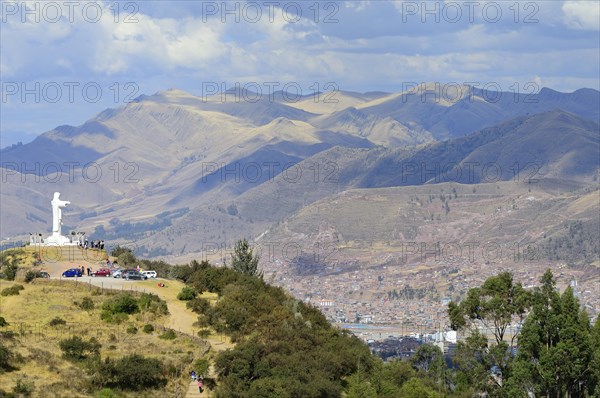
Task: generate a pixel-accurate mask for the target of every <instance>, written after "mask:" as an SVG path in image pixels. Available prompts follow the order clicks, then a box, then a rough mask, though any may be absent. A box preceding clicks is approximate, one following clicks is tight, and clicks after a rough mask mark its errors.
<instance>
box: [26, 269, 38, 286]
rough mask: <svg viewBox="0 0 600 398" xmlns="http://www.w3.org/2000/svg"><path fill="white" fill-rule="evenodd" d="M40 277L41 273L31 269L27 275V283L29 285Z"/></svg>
mask: <svg viewBox="0 0 600 398" xmlns="http://www.w3.org/2000/svg"><path fill="white" fill-rule="evenodd" d="M39 276H40V271H36V270H32V269H30V270H29V271H27V272H26V273H25V282H27V283H29V282H31V281H32V280H34V279H35V278H37V277H39Z"/></svg>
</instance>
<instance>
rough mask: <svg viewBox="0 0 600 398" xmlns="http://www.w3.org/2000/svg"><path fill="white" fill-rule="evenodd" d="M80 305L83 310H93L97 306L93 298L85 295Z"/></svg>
mask: <svg viewBox="0 0 600 398" xmlns="http://www.w3.org/2000/svg"><path fill="white" fill-rule="evenodd" d="M78 306H79V308H81V309H82V310H85V311H91V310H93V309H94V307H95V306H94V301H92V299H91V298H90V297H84V298H83V300H81V303H79V305H78Z"/></svg>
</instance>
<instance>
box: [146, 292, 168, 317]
mask: <svg viewBox="0 0 600 398" xmlns="http://www.w3.org/2000/svg"><path fill="white" fill-rule="evenodd" d="M138 305H139V307H140V309H141V310H142V311H148V312H151V313H153V314H156V315H169V309H168V307H167V302H166V301H164V300H162V299H161V298H160V297H158V296H157V295H156V294H152V293H143V294H142V295H141V296H140V298H139V299H138Z"/></svg>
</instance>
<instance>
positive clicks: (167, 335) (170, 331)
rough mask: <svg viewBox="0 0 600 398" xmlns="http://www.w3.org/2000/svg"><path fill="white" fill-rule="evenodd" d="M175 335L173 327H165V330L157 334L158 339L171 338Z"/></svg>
mask: <svg viewBox="0 0 600 398" xmlns="http://www.w3.org/2000/svg"><path fill="white" fill-rule="evenodd" d="M176 337H177V335H176V334H175V331H174V330H173V329H167V331H166V332H164V333H163V334H161V335H160V336H158V338H159V339H165V340H173V339H175V338H176Z"/></svg>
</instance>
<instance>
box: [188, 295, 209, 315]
mask: <svg viewBox="0 0 600 398" xmlns="http://www.w3.org/2000/svg"><path fill="white" fill-rule="evenodd" d="M186 306H187V307H188V308H189V309H191V310H192V311H194V312H196V313H198V314H204V313H206V311H207V310H208V309H209V308H210V302H209V301H208V300H207V299H205V298H202V297H196V298H194V299H193V300H190V301H188V302H187V304H186Z"/></svg>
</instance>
